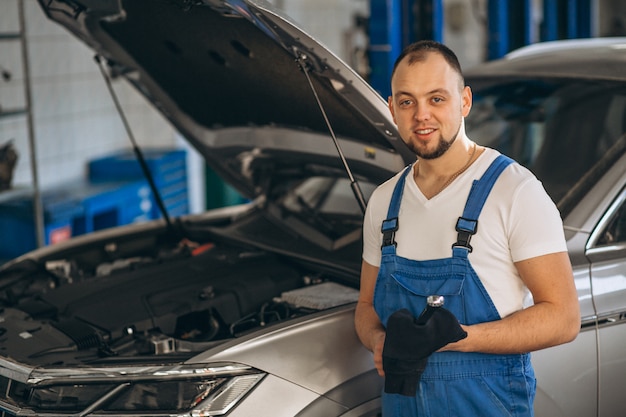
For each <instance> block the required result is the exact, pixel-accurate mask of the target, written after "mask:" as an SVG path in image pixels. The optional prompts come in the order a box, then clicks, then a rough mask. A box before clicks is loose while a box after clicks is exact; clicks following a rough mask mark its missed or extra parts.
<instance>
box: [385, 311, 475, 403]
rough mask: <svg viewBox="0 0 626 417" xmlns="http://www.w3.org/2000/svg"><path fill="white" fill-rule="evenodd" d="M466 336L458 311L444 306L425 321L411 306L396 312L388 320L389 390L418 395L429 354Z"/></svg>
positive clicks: (386, 342) (388, 391) (386, 375)
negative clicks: (416, 316)
mask: <svg viewBox="0 0 626 417" xmlns="http://www.w3.org/2000/svg"><path fill="white" fill-rule="evenodd" d="M466 337H467V333H466V332H465V331H464V330H463V329H462V328H461V325H460V324H459V322H458V320H457V319H456V317H455V316H454V314H452V313H451V312H450V311H449V310H447V309H445V308H443V307H436V308H435V310H434V311H433V314H432V316H431V317H430V318H429V319H428V321H426V323H423V324H421V323H419V322H418V320H417V319H416V318H415V317H413V315H412V314H411V312H410V311H409V310H407V309H401V310H398V311H396V312H395V313H393V314H392V315H391V316H390V317H389V320H388V321H387V335H386V336H385V344H384V347H383V370H384V371H385V392H386V393H389V394H401V395H407V396H414V395H415V392H416V390H417V384H418V383H419V380H420V377H421V376H422V373H423V372H424V369H425V368H426V364H427V362H428V357H429V356H430V355H431V354H432V353H433V352H436V351H437V350H439V349H441V348H442V347H444V346H445V345H447V344H448V343H452V342H457V341H459V340H461V339H465V338H466Z"/></svg>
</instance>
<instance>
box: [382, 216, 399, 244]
mask: <svg viewBox="0 0 626 417" xmlns="http://www.w3.org/2000/svg"><path fill="white" fill-rule="evenodd" d="M397 230H398V218H397V217H393V218H391V219H387V220H383V224H382V226H381V228H380V231H381V232H382V233H383V244H382V246H381V248H384V247H385V246H390V245H393V246H397V243H396V241H395V237H396V231H397Z"/></svg>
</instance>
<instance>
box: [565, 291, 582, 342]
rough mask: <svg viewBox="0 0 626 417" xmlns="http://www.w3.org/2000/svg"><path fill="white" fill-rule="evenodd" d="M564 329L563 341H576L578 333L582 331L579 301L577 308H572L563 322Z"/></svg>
mask: <svg viewBox="0 0 626 417" xmlns="http://www.w3.org/2000/svg"><path fill="white" fill-rule="evenodd" d="M577 301H578V300H577ZM562 329H563V331H562V333H561V337H562V343H569V342H572V341H574V340H575V339H576V337H577V336H578V333H580V309H579V307H578V303H576V307H575V308H572V309H571V311H570V314H568V315H567V320H565V323H563V327H562Z"/></svg>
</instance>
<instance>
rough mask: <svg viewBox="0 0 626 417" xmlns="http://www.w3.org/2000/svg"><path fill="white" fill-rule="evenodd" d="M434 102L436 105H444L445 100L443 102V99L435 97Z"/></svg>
mask: <svg viewBox="0 0 626 417" xmlns="http://www.w3.org/2000/svg"><path fill="white" fill-rule="evenodd" d="M432 101H433V102H434V103H442V102H443V101H444V100H443V97H433V98H432Z"/></svg>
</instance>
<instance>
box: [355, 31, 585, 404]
mask: <svg viewBox="0 0 626 417" xmlns="http://www.w3.org/2000/svg"><path fill="white" fill-rule="evenodd" d="M391 90H392V95H391V97H389V110H390V111H391V114H392V116H393V119H394V122H395V123H396V125H397V126H398V130H399V133H400V135H401V137H402V139H403V140H404V142H405V143H406V144H407V145H408V147H409V148H410V149H412V150H413V151H414V152H415V154H416V155H417V161H416V162H415V163H414V164H412V165H411V166H410V167H408V168H407V169H406V170H404V171H403V172H401V173H399V174H397V175H396V176H394V177H393V178H391V179H390V180H389V181H387V182H385V183H384V184H382V185H381V186H380V187H379V188H378V189H377V190H376V191H375V192H374V193H373V195H372V197H371V198H370V201H369V203H368V207H367V211H366V214H365V220H364V230H363V237H364V249H363V263H362V271H361V292H360V297H359V302H358V304H357V309H356V316H355V325H356V330H357V333H358V335H359V338H360V339H361V341H362V343H363V344H364V345H365V346H366V347H367V348H368V349H370V350H371V351H372V352H373V353H374V363H375V366H376V368H377V370H378V372H379V374H380V375H381V376H384V375H387V377H386V381H385V387H386V389H385V391H386V392H385V393H383V415H385V416H412V415H415V416H474V415H475V416H503V415H506V416H531V415H533V409H532V407H533V405H532V403H533V400H534V395H535V379H534V373H533V370H532V366H531V365H530V359H529V354H528V353H527V352H531V351H534V350H538V349H543V348H546V347H549V346H554V345H558V344H562V343H566V342H569V341H571V340H573V339H574V338H575V337H576V335H577V334H578V331H579V328H580V311H579V306H578V299H577V294H576V289H575V286H574V280H573V275H572V269H571V264H570V261H569V257H568V254H567V248H566V244H565V239H564V234H563V229H562V221H561V218H560V215H559V213H558V211H557V209H556V207H555V205H554V203H553V202H552V201H551V200H550V198H549V197H548V195H547V194H546V192H545V190H544V189H543V187H542V186H541V183H540V182H539V181H538V180H537V179H536V178H535V177H534V176H533V175H532V173H530V171H528V170H527V169H525V168H524V167H522V166H520V165H519V164H517V163H514V162H513V161H511V160H510V159H508V158H506V157H504V156H503V155H500V154H499V153H498V152H497V151H496V150H494V149H489V148H485V147H482V146H478V145H477V144H476V143H474V142H472V141H471V140H470V138H468V137H467V136H466V133H465V127H464V118H465V117H466V116H467V115H468V114H469V112H470V109H471V106H472V93H471V90H470V88H469V87H467V86H465V85H464V79H463V75H462V72H461V68H460V65H459V62H458V59H457V57H456V56H455V54H454V53H453V52H452V51H451V50H450V49H448V48H447V47H445V46H444V45H442V44H440V43H437V42H433V41H421V42H417V43H415V44H412V45H410V46H408V47H407V48H406V49H405V50H404V51H403V52H402V53H401V55H400V56H399V57H398V59H397V61H396V63H395V66H394V69H393V72H392V77H391ZM477 180H481V181H480V182H479V183H477V184H476V185H475V186H474V187H473V183H474V182H476V181H477ZM474 188H476V189H477V190H473V189H474ZM471 189H472V190H473V191H472V193H471V196H470V190H471ZM381 227H382V232H381ZM381 247H382V249H381ZM435 294H437V295H442V296H443V297H444V298H445V301H444V302H445V304H444V307H445V311H446V313H447V315H446V316H445V319H437V320H439V321H437V322H436V323H435V322H433V323H434V324H430V325H429V326H430V327H429V326H425V327H424V326H422V325H417V324H416V323H417V322H415V321H411V322H410V323H409V324H408V327H409V328H412V329H413V328H415V329H416V330H415V332H413V331H402V332H401V334H400V336H398V334H394V336H393V337H394V339H393V340H392V339H391V337H392V335H391V334H387V332H386V329H387V330H389V332H390V333H391V328H390V327H388V326H389V325H390V324H391V321H392V320H395V319H396V317H395V316H396V315H395V314H394V313H397V312H398V311H404V312H405V313H406V311H407V310H408V311H409V312H410V313H411V317H417V316H418V315H419V314H420V313H421V312H422V310H423V309H424V307H425V305H426V297H427V296H428V295H435ZM442 311H443V310H442ZM450 313H452V314H450ZM442 317H443V316H442ZM450 317H452V319H450ZM456 319H458V322H457V321H456ZM395 323H396V322H395V321H394V326H395ZM411 326H413V327H411ZM394 328H396V327H394ZM398 328H407V327H406V326H405V327H398ZM424 328H425V329H427V331H426V333H424ZM428 329H430V330H428ZM433 329H434V332H433ZM419 332H422V333H419ZM433 334H434V335H435V336H432V335H433ZM452 334H454V336H450V335H452ZM431 336H432V337H431ZM448 336H450V337H448ZM446 337H448V338H446ZM386 339H387V340H386ZM448 342H451V343H448ZM402 344H405V345H406V346H414V347H418V348H419V350H422V348H423V347H424V346H423V345H425V344H429V345H428V346H427V347H424V349H426V350H428V348H430V349H431V350H432V351H428V353H427V355H422V356H424V357H415V358H409V359H411V360H409V361H408V362H405V364H408V365H407V366H406V367H404V364H403V363H402V361H399V359H398V358H400V357H401V356H402V355H397V356H394V355H395V354H396V353H397V352H398V351H400V348H399V346H400V345H402ZM411 349H413V348H411ZM411 349H409V350H411ZM415 350H418V349H415ZM410 353H411V352H408V354H410ZM403 354H407V352H404V353H403ZM404 359H406V357H404ZM394 361H395V362H394ZM383 362H385V364H386V367H388V368H389V369H384V367H383ZM398 364H399V365H400V368H399V370H398V368H395V369H393V370H392V369H390V368H391V367H392V366H394V367H396V366H398ZM408 368H410V369H411V372H412V373H413V374H414V375H417V376H416V377H414V380H413V381H410V380H409V379H406V372H407V369H408ZM422 372H423V373H422ZM392 373H393V377H394V378H397V377H398V375H400V379H402V378H405V379H404V380H401V383H400V385H397V384H396V385H395V386H394V384H393V383H391V381H390V380H391V377H392V375H391V374H392ZM388 382H389V384H388ZM399 386H401V388H398V387H399ZM389 387H392V388H390V389H387V388H389ZM394 389H395V391H394ZM407 390H408V392H407Z"/></svg>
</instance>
